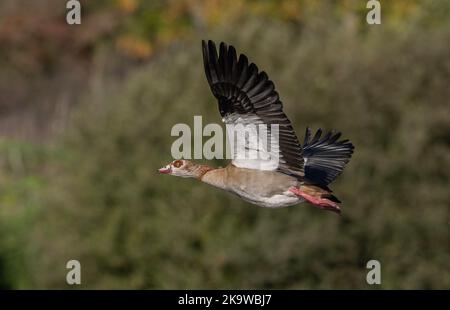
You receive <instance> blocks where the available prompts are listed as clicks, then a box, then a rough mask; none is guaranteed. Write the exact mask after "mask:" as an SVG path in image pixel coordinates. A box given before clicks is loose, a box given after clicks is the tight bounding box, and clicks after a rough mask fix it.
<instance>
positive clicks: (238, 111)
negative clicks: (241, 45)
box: [202, 41, 304, 179]
mask: <svg viewBox="0 0 450 310" xmlns="http://www.w3.org/2000/svg"><path fill="white" fill-rule="evenodd" d="M202 46H203V63H204V67H205V73H206V78H207V79H208V83H209V86H210V88H211V91H212V93H213V94H214V96H215V97H216V98H217V100H218V104H219V111H220V115H221V116H222V119H223V121H224V122H225V123H226V124H231V125H238V124H253V125H265V126H266V128H267V131H268V132H269V136H270V138H272V141H271V142H275V143H274V144H275V145H272V143H271V146H272V147H270V148H269V147H267V145H266V146H264V143H262V144H258V143H257V142H260V140H261V138H260V136H257V133H258V131H257V130H247V132H246V133H244V132H241V131H239V130H237V131H235V132H237V133H238V135H239V134H243V135H248V139H246V145H245V148H246V150H252V149H254V148H255V145H258V146H257V147H256V148H257V151H258V152H262V153H267V154H270V155H272V156H273V155H276V156H277V164H276V165H275V166H274V165H273V163H271V164H267V163H265V164H261V162H258V161H256V162H255V160H245V159H242V160H239V159H236V157H239V156H240V155H242V154H233V156H234V158H235V159H234V160H233V164H234V165H236V166H238V167H243V168H249V169H260V170H278V171H280V172H283V173H286V174H289V175H293V176H295V177H297V178H300V179H301V178H302V177H303V176H304V173H303V156H302V147H301V145H300V143H299V142H298V139H297V136H296V135H295V132H294V129H293V128H292V125H291V122H290V121H289V119H288V118H287V116H286V115H285V114H284V112H283V105H282V104H281V101H280V99H279V96H278V93H277V92H276V91H275V86H274V84H273V82H272V81H271V80H269V78H268V76H267V74H266V73H265V72H264V71H261V72H259V71H258V67H257V66H256V65H255V64H254V63H250V64H249V63H248V59H247V57H246V56H245V55H243V54H241V55H240V56H239V59H238V58H237V55H236V50H235V49H234V47H233V46H229V47H228V46H227V45H226V44H225V43H223V42H222V43H220V50H219V54H217V50H216V45H215V44H214V42H212V41H208V43H206V42H205V41H202ZM271 125H278V137H275V136H276V135H275V134H274V133H273V130H272V129H271ZM275 127H276V126H275ZM241 157H242V156H241Z"/></svg>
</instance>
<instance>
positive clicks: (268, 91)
mask: <svg viewBox="0 0 450 310" xmlns="http://www.w3.org/2000/svg"><path fill="white" fill-rule="evenodd" d="M202 48H203V63H204V68H205V74H206V78H207V81H208V84H209V86H210V88H211V91H212V93H213V95H214V96H215V97H216V99H217V101H218V104H219V112H220V114H221V116H222V119H223V122H224V123H225V124H227V129H228V125H230V124H231V125H249V124H250V125H258V126H260V125H263V126H266V127H267V129H266V132H265V133H266V136H268V137H269V138H270V141H271V142H270V145H268V144H267V143H266V144H265V143H261V142H264V141H261V140H262V138H261V134H260V132H259V130H256V129H254V128H256V127H255V126H253V127H252V128H253V129H251V130H247V129H245V127H244V126H242V127H238V126H236V128H238V129H236V134H237V136H241V137H244V139H243V140H242V141H243V142H242V143H243V145H241V146H242V148H233V150H232V152H233V155H234V156H233V160H232V162H231V163H230V164H229V165H228V166H227V167H225V168H212V167H209V166H207V165H199V164H195V163H193V162H191V161H188V160H184V159H179V160H175V161H173V162H171V163H170V164H168V165H166V166H165V167H163V168H161V169H159V172H161V173H164V174H170V175H174V176H180V177H191V178H196V179H198V180H200V181H202V182H204V183H207V184H210V185H212V186H215V187H217V188H220V189H223V190H225V191H228V192H231V193H233V194H235V195H237V196H239V197H240V198H242V199H244V200H246V201H248V202H250V203H252V204H256V205H258V206H262V207H269V208H277V207H286V206H291V205H296V204H299V203H301V202H304V201H307V202H309V203H311V204H312V205H314V206H316V207H318V208H320V209H325V210H330V211H333V212H337V213H340V207H339V205H338V203H340V201H339V200H338V199H337V198H336V197H335V196H334V195H332V191H331V189H330V188H329V187H328V185H329V184H330V183H331V182H333V181H334V180H335V179H336V178H337V177H338V176H339V175H340V174H341V172H342V171H343V169H344V166H345V165H346V164H347V163H348V161H349V160H350V157H351V155H352V153H353V149H354V147H353V144H352V143H351V142H350V141H348V140H339V138H340V135H341V134H340V133H334V132H328V133H327V134H325V135H322V130H321V129H319V130H317V132H316V133H315V134H314V135H312V133H311V130H310V129H309V128H307V129H306V133H305V138H304V142H303V144H300V143H299V141H298V139H297V136H296V134H295V132H294V129H293V127H292V124H291V122H290V121H289V119H288V118H287V116H286V115H285V114H284V112H283V106H282V104H281V101H280V100H279V95H278V93H277V92H276V91H275V86H274V84H273V82H272V81H270V80H269V78H268V76H267V74H266V73H265V72H264V71H261V72H259V70H258V68H257V66H256V65H255V64H253V63H250V64H249V62H248V59H247V57H246V56H245V55H243V54H241V55H240V56H239V58H238V57H237V54H236V50H235V49H234V47H233V46H229V47H228V46H227V45H226V44H225V43H221V44H220V49H219V53H217V50H216V45H215V44H214V42H212V41H208V42H205V41H203V42H202ZM232 136H233V137H234V133H233V135H232ZM247 137H248V138H247ZM248 151H252V152H254V153H256V154H257V155H258V156H256V159H255V158H247V157H246V156H243V155H245V154H247V153H248Z"/></svg>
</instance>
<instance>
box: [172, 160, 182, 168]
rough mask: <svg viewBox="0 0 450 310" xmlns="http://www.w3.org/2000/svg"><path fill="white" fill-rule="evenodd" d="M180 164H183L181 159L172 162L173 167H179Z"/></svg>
mask: <svg viewBox="0 0 450 310" xmlns="http://www.w3.org/2000/svg"><path fill="white" fill-rule="evenodd" d="M181 165H183V161H182V160H176V161H174V162H173V166H174V167H175V168H180V167H181Z"/></svg>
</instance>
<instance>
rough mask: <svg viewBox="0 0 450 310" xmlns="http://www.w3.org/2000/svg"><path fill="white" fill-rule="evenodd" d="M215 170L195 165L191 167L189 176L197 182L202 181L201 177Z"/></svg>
mask: <svg viewBox="0 0 450 310" xmlns="http://www.w3.org/2000/svg"><path fill="white" fill-rule="evenodd" d="M214 169H215V168H213V167H210V166H208V165H200V164H195V165H193V166H192V167H191V169H190V170H191V174H192V177H193V178H196V179H198V180H200V181H201V180H202V178H203V176H204V175H205V174H206V173H207V172H209V171H211V170H214Z"/></svg>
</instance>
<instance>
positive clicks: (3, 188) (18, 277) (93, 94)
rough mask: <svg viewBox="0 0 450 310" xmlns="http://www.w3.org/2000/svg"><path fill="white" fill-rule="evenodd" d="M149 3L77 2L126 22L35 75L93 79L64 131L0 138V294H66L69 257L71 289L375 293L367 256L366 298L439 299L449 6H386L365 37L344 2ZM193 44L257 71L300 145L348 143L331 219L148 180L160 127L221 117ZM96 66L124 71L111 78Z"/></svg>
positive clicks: (447, 242)
mask: <svg viewBox="0 0 450 310" xmlns="http://www.w3.org/2000/svg"><path fill="white" fill-rule="evenodd" d="M50 2H51V1H50ZM151 3H152V4H147V2H145V3H144V2H140V1H137V0H136V1H131V0H128V1H99V2H90V3H89V6H88V7H87V12H88V16H89V14H92V16H93V17H92V20H93V21H94V22H93V23H94V25H95V20H96V19H95V18H94V17H95V16H97V17H99V16H100V15H101V14H110V13H111V12H116V10H117V11H120V12H124V13H125V15H124V16H125V17H123V18H117V20H115V22H116V23H117V24H116V25H115V26H114V27H112V28H108V27H106V28H104V29H106V30H105V32H95V31H94V30H95V29H99V28H98V27H97V28H96V27H94V28H93V29H94V30H92V32H93V33H103V34H104V35H100V34H99V35H98V36H94V37H92V38H91V39H90V41H89V42H90V43H89V45H76V44H75V43H74V44H75V45H74V46H84V47H83V48H81V49H80V50H82V51H84V52H83V53H81V54H79V53H75V54H73V57H74V58H73V59H72V58H71V59H72V60H70V61H69V60H67V62H66V61H64V62H63V63H60V62H56V63H54V65H52V66H54V67H55V68H57V69H56V70H54V71H53V73H51V72H47V73H45V74H48V75H49V76H53V78H52V79H56V77H59V76H61V79H62V80H63V81H71V80H72V78H67V77H66V75H63V72H62V71H61V68H63V67H64V66H65V65H66V64H68V65H71V66H76V65H78V64H80V63H82V60H81V59H89V60H88V61H87V64H90V66H91V67H92V68H90V69H89V72H90V73H89V74H90V76H93V78H92V80H90V84H89V85H88V86H87V87H85V88H83V89H82V93H83V94H82V96H77V97H76V98H77V102H78V105H77V106H76V108H74V111H75V113H74V115H73V118H72V119H71V121H70V122H69V123H68V124H67V126H65V128H64V130H63V131H62V136H61V135H56V136H55V137H53V139H52V140H51V142H45V143H35V142H16V141H17V140H14V139H4V140H2V143H1V144H0V166H1V170H0V202H1V209H0V212H1V216H0V286H1V287H3V288H70V287H69V286H68V285H67V284H66V283H65V274H66V272H67V270H66V269H65V265H66V262H67V261H68V260H71V259H78V260H80V262H81V264H82V283H83V284H82V286H81V287H82V288H163V289H165V288H179V289H184V288H210V289H212V288H277V289H281V288H341V289H346V288H373V287H371V286H369V285H368V284H367V283H366V280H365V277H366V273H367V269H365V264H366V263H367V261H369V260H371V259H377V260H379V261H380V262H381V265H382V285H381V286H380V288H384V289H390V288H425V289H426V288H441V289H442V288H447V289H448V288H450V260H449V254H450V233H449V228H450V209H449V202H450V194H449V190H448V187H449V177H450V173H449V171H450V153H449V148H450V142H449V141H450V111H449V107H448V98H449V97H450V88H449V87H448V81H449V78H450V59H449V55H450V46H449V44H448V42H449V39H450V27H448V16H449V15H448V10H449V5H448V2H447V1H423V2H419V1H396V2H383V13H382V14H383V16H382V25H380V26H368V25H367V24H366V23H365V12H366V9H365V5H360V4H358V3H360V2H356V1H343V2H342V3H339V4H338V3H337V2H324V3H325V4H320V5H318V4H316V3H317V2H316V1H306V0H304V1H282V4H279V3H281V2H275V1H237V2H233V3H235V4H233V5H231V4H225V2H224V1H211V2H209V1H208V2H207V3H212V4H206V2H204V3H203V2H199V1H179V2H178V1H174V2H172V1H159V2H158V1H152V2H151ZM226 3H231V2H226ZM385 3H386V7H385V6H384V5H385ZM363 4H364V3H363ZM147 5H150V6H151V7H147ZM197 9H199V10H200V9H201V13H198V14H197V13H195V12H197V11H196V10H197ZM237 11H239V12H241V13H240V14H235V12H237ZM170 12H171V13H170ZM192 12H194V13H192ZM443 12H444V13H443ZM445 12H447V13H445ZM95 14H98V15H95ZM113 14H116V13H113ZM121 14H122V13H121ZM196 14H197V15H196ZM114 16H116V15H114ZM170 18H172V20H175V21H176V22H175V23H171V22H170V21H171V19H170ZM98 20H102V19H100V18H99V19H98ZM106 20H108V19H107V18H106ZM198 20H200V21H201V22H199V23H200V26H198V25H197V24H198ZM97 22H99V21H97ZM105 24H107V23H105ZM52 29H53V28H52ZM108 29H111V30H108ZM79 31H81V32H82V30H79ZM1 34H2V32H1V31H0V42H6V41H1V39H2V36H1ZM3 34H4V32H3ZM71 34H72V33H71ZM80 37H81V38H84V37H83V36H82V35H80ZM80 37H78V38H80ZM3 38H4V37H3ZM205 38H211V39H214V40H216V41H220V40H224V41H226V42H228V43H229V44H233V45H235V46H236V48H237V50H238V51H239V52H245V53H246V54H247V55H248V57H249V59H250V60H251V61H253V62H255V63H257V64H258V66H259V67H260V68H262V69H263V70H265V71H266V72H267V73H268V74H269V76H270V77H271V79H272V80H273V81H274V83H275V84H276V86H277V90H278V91H279V93H280V95H281V99H282V101H283V103H284V106H285V111H286V113H287V114H288V116H289V117H290V119H291V121H292V122H293V124H294V127H295V129H296V131H297V135H298V136H299V139H300V140H301V139H302V138H303V132H304V128H305V127H306V126H307V125H308V126H311V127H312V128H314V129H315V128H318V127H322V128H326V129H333V128H334V129H338V130H340V131H342V132H343V135H344V137H345V138H348V139H350V140H352V142H353V143H354V144H355V146H356V152H355V154H354V157H353V158H352V160H351V162H350V164H349V165H348V167H347V168H346V170H345V172H344V174H343V176H342V177H341V178H339V180H338V181H337V182H336V183H335V184H333V186H332V187H333V189H334V191H335V192H336V194H337V195H338V196H339V197H340V198H341V200H342V201H343V202H344V203H343V215H342V216H341V217H337V216H336V215H334V214H330V213H327V212H323V211H320V210H317V209H315V208H312V207H310V206H308V205H307V204H302V205H299V206H296V207H290V208H283V209H277V210H269V209H263V208H258V207H255V206H252V205H249V204H247V203H245V202H243V201H241V200H239V199H238V198H236V197H233V196H231V195H229V194H227V193H224V192H221V191H219V190H217V189H214V188H211V187H208V186H207V185H205V184H200V183H198V182H196V181H194V180H186V179H180V178H173V177H167V176H162V175H158V174H157V173H156V169H157V168H159V167H161V166H162V165H165V164H166V163H167V162H169V161H170V160H171V158H170V146H171V143H172V141H173V140H174V139H173V138H172V137H171V136H170V130H171V127H172V126H173V125H174V124H176V123H181V122H183V123H187V124H192V123H193V116H194V115H202V116H203V120H204V122H216V123H220V117H219V113H218V112H217V106H216V102H215V99H214V98H213V96H212V95H211V93H210V91H209V89H208V87H207V83H206V79H205V77H204V74H203V68H202V63H201V49H200V40H201V39H205ZM48 40H49V41H51V40H53V39H51V38H49V39H48ZM57 42H60V41H57ZM79 42H88V41H79ZM86 46H90V47H89V48H86ZM114 49H117V50H116V51H114V52H113V50H114ZM155 50H156V51H158V52H155ZM117 51H118V53H119V54H120V53H122V52H123V53H124V55H126V57H131V58H133V57H135V56H136V57H137V58H138V66H136V65H131V66H129V63H128V62H125V63H124V64H122V65H121V63H122V61H123V59H124V58H122V57H123V56H119V55H118V54H116V52H117ZM56 52H58V53H61V51H60V50H58V49H55V53H56ZM3 53H7V52H5V51H3ZM133 53H137V54H133ZM147 53H148V54H147ZM69 54H70V53H63V55H65V56H67V57H68V55H69ZM52 55H53V54H50V56H49V57H48V59H49V61H50V62H52V61H53V60H54V59H55V57H56V56H52ZM80 55H83V56H82V58H79V57H80ZM133 55H134V56H133ZM71 57H72V56H71ZM148 57H149V58H148ZM69 58H70V57H69ZM110 58H111V59H112V60H110ZM20 59H22V58H20ZM105 59H107V60H105ZM147 59H149V60H147ZM38 63H39V64H41V63H42V62H41V61H38ZM111 64H112V65H113V66H114V68H119V69H120V68H122V67H123V66H125V67H127V66H129V67H127V70H125V73H124V74H123V75H120V77H119V78H117V77H115V76H114V73H116V72H117V71H114V70H112V69H111V68H110V67H109V66H110V65H111ZM5 65H6V64H5ZM104 67H108V68H106V69H105V68H104ZM8 68H10V69H11V67H8ZM18 68H19V69H18ZM11 70H13V69H11ZM14 70H19V72H22V71H20V66H18V67H17V68H15V69H14ZM14 70H13V71H14ZM37 72H38V73H36V76H37V77H39V78H41V77H42V76H43V74H44V73H42V72H41V71H37ZM77 72H78V71H77ZM119 72H123V71H122V70H119ZM77 74H79V76H81V78H82V77H84V75H83V74H82V72H81V73H80V72H78V73H77ZM0 78H1V77H0ZM18 85H20V84H18ZM36 85H37V86H39V85H41V84H39V83H37V84H36ZM68 85H71V86H73V85H74V84H70V83H69V82H65V83H63V84H61V86H60V87H61V89H64V88H65V87H68ZM76 85H78V84H76ZM81 85H84V84H81ZM37 86H36V87H37ZM3 88H5V89H6V87H3ZM46 91H47V92H48V89H46ZM28 95H29V96H30V97H32V96H33V94H28ZM14 98H15V97H14ZM19 99H20V98H19ZM19 99H17V100H18V101H17V102H20V100H19ZM58 102H59V101H58ZM2 103H3V101H2ZM208 163H209V164H211V165H215V166H218V165H224V164H226V162H223V161H210V162H208Z"/></svg>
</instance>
